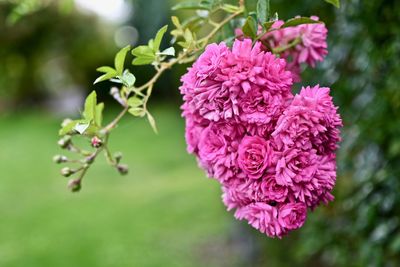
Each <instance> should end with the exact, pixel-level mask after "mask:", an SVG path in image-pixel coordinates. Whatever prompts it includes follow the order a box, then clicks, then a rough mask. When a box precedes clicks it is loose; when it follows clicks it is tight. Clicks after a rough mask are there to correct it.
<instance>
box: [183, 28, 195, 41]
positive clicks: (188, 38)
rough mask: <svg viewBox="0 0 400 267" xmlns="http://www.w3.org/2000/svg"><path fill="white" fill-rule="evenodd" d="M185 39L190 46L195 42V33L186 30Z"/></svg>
mask: <svg viewBox="0 0 400 267" xmlns="http://www.w3.org/2000/svg"><path fill="white" fill-rule="evenodd" d="M184 38H185V41H186V42H187V43H188V44H191V43H192V42H193V39H194V38H193V33H192V32H191V31H190V30H189V29H186V30H185V35H184Z"/></svg>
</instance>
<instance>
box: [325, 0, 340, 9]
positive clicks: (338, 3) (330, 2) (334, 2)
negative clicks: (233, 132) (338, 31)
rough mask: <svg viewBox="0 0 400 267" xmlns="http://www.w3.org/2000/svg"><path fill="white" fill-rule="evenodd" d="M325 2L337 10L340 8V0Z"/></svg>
mask: <svg viewBox="0 0 400 267" xmlns="http://www.w3.org/2000/svg"><path fill="white" fill-rule="evenodd" d="M325 2H327V3H329V4H332V5H334V6H335V7H337V8H340V0H325Z"/></svg>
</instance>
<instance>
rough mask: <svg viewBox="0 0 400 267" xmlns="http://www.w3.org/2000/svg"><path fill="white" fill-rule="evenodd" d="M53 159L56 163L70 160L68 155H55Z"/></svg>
mask: <svg viewBox="0 0 400 267" xmlns="http://www.w3.org/2000/svg"><path fill="white" fill-rule="evenodd" d="M53 161H54V162H55V163H64V162H67V161H68V158H67V157H66V156H63V155H55V156H54V157H53Z"/></svg>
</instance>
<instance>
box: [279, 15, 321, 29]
mask: <svg viewBox="0 0 400 267" xmlns="http://www.w3.org/2000/svg"><path fill="white" fill-rule="evenodd" d="M313 23H322V22H321V21H317V20H313V19H311V18H308V17H298V18H293V19H289V20H288V21H286V22H285V23H284V24H283V25H282V28H286V27H293V26H298V25H301V24H313Z"/></svg>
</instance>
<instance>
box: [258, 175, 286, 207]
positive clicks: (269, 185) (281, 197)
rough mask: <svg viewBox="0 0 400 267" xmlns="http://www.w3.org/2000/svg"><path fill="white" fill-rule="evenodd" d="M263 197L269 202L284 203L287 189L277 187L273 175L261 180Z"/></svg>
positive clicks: (280, 186)
mask: <svg viewBox="0 0 400 267" xmlns="http://www.w3.org/2000/svg"><path fill="white" fill-rule="evenodd" d="M261 190H262V193H263V195H265V196H267V198H268V200H269V201H276V202H284V201H285V200H286V198H287V196H288V193H289V189H288V187H286V186H282V185H279V184H278V183H277V182H276V180H275V177H274V176H273V175H269V176H267V177H264V178H263V181H262V182H261Z"/></svg>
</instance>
